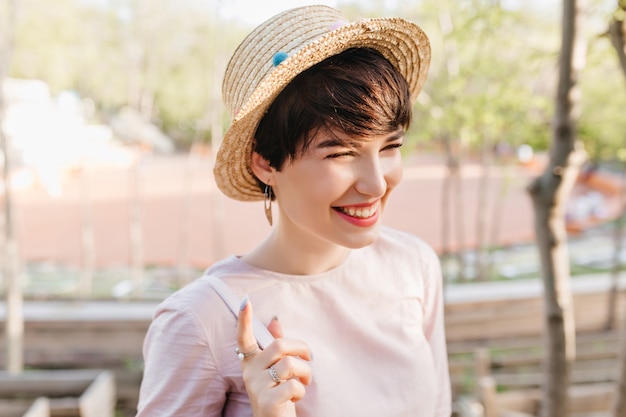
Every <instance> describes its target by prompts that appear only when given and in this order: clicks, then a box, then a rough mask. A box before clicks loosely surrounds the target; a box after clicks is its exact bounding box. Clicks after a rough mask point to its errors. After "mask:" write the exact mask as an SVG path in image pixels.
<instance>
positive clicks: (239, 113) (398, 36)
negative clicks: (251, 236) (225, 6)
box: [214, 6, 430, 201]
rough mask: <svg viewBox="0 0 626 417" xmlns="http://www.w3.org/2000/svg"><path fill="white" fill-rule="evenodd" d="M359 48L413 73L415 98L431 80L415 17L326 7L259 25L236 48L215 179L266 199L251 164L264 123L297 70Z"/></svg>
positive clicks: (232, 190) (230, 189)
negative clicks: (361, 16) (353, 13)
mask: <svg viewBox="0 0 626 417" xmlns="http://www.w3.org/2000/svg"><path fill="white" fill-rule="evenodd" d="M354 47H368V48H372V49H375V50H377V51H378V52H380V53H381V54H382V55H383V56H384V57H385V58H387V59H388V60H389V62H391V64H392V65H394V66H395V67H396V68H397V69H398V70H399V71H400V73H401V74H402V75H403V76H404V78H405V79H406V81H407V83H408V85H409V89H410V92H411V100H412V101H413V102H414V101H415V99H416V98H417V95H418V93H419V91H420V89H421V88H422V85H423V84H424V82H425V81H426V75H427V73H428V66H429V64H430V43H429V41H428V38H427V36H426V34H425V33H424V32H423V31H422V30H421V29H420V27H419V26H417V25H416V24H414V23H411V22H409V21H407V20H404V19H400V18H377V19H365V20H360V21H357V22H354V23H349V22H347V21H346V19H345V18H344V17H343V16H342V15H341V13H340V12H339V11H337V10H335V9H333V8H331V7H327V6H305V7H299V8H295V9H292V10H287V11H285V12H283V13H280V14H278V15H276V16H274V17H272V18H270V19H269V20H267V21H266V22H265V23H263V24H261V25H260V26H259V27H257V28H256V29H254V31H252V32H251V33H250V34H249V35H248V36H247V37H246V38H245V39H244V40H243V42H242V43H241V44H240V45H239V47H238V48H237V50H236V51H235V53H234V54H233V56H232V58H231V59H230V62H229V63H228V66H227V68H226V73H225V76H224V82H223V84H222V95H223V99H224V103H225V104H226V107H227V108H228V110H229V111H230V114H231V117H232V118H233V122H232V124H231V126H230V127H229V128H228V130H227V131H226V134H225V135H224V139H223V141H222V144H221V146H220V149H219V151H218V153H217V159H216V162H215V167H214V174H215V180H216V182H217V185H218V187H219V189H220V190H222V192H223V193H224V194H226V195H227V196H229V197H232V198H234V199H236V200H242V201H251V200H262V199H263V193H262V192H261V190H260V189H259V186H258V185H257V180H256V178H255V176H254V174H253V173H252V171H251V169H250V155H251V154H252V144H253V140H254V133H255V131H256V129H257V126H258V124H259V122H260V120H261V118H262V117H263V115H264V114H265V112H266V111H267V109H268V107H269V106H270V104H271V103H272V101H273V100H274V99H275V98H276V96H278V94H279V93H280V92H281V91H282V90H283V88H284V87H285V86H286V85H287V84H289V83H290V82H291V80H293V79H294V78H295V77H296V76H297V75H298V74H300V73H301V72H303V71H304V70H306V69H308V68H310V67H312V66H313V65H315V64H317V63H319V62H321V61H323V60H324V59H326V58H328V57H331V56H333V55H337V54H338V53H340V52H342V51H344V50H346V49H349V48H354Z"/></svg>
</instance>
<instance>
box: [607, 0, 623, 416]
mask: <svg viewBox="0 0 626 417" xmlns="http://www.w3.org/2000/svg"><path fill="white" fill-rule="evenodd" d="M613 16H614V17H613V21H612V22H611V24H610V26H609V33H610V35H611V43H612V44H613V46H614V47H615V51H616V52H617V57H618V59H619V63H620V66H621V67H622V72H623V73H624V76H625V77H626V1H624V0H618V2H617V10H616V12H615V13H614V15H613ZM622 220H623V219H622V218H620V225H618V226H617V227H622V226H621V221H622ZM620 243H621V242H620ZM616 250H617V249H616ZM615 292H617V288H616V289H615ZM622 332H623V334H622V348H621V361H620V365H619V367H620V369H619V374H618V382H617V386H616V388H615V396H614V401H613V410H612V411H613V417H626V337H624V335H626V329H623V330H622Z"/></svg>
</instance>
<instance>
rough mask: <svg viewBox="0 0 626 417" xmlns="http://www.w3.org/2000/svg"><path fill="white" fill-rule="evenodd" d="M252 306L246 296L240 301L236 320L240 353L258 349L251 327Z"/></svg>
mask: <svg viewBox="0 0 626 417" xmlns="http://www.w3.org/2000/svg"><path fill="white" fill-rule="evenodd" d="M252 317H253V313H252V304H251V303H250V300H249V299H248V296H247V295H246V296H245V297H243V299H242V300H241V306H240V307H239V317H238V319H237V345H238V346H239V351H240V352H241V353H244V354H246V353H251V352H254V351H256V350H257V349H258V345H257V341H256V339H255V338H254V332H253V327H252Z"/></svg>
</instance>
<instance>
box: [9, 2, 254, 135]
mask: <svg viewBox="0 0 626 417" xmlns="http://www.w3.org/2000/svg"><path fill="white" fill-rule="evenodd" d="M214 14H215V10H212V9H211V7H209V6H207V5H205V4H203V2H197V1H196V2H194V1H186V2H185V1H181V2H171V1H167V0H151V1H145V0H135V1H133V0H116V1H110V2H87V1H82V2H81V1H76V0H58V1H54V2H49V1H46V0H24V1H23V2H22V4H21V13H20V20H19V26H18V33H17V42H16V53H15V59H14V61H13V67H12V70H11V75H12V76H13V77H18V78H37V79H42V80H44V81H46V82H47V83H48V84H49V85H50V88H51V90H52V92H53V94H54V93H58V92H60V91H62V90H75V91H77V92H78V93H79V94H80V95H81V96H82V97H85V98H91V99H93V100H94V102H95V103H96V104H97V106H98V108H99V109H100V110H101V112H102V114H103V115H104V117H105V118H106V116H107V115H108V114H110V113H113V112H115V111H117V110H118V109H119V108H121V107H123V106H126V105H131V106H133V107H137V106H138V103H133V100H134V98H135V97H134V95H133V93H132V91H133V90H135V89H138V90H140V92H141V93H143V94H144V95H145V96H146V97H149V98H150V100H149V101H150V103H148V104H149V107H150V111H149V113H148V116H149V118H151V119H152V120H153V121H155V122H157V123H158V124H159V125H161V127H162V128H163V129H164V130H166V131H167V132H168V133H170V134H173V135H174V136H175V137H176V138H178V139H180V142H183V144H184V142H186V141H190V140H191V138H192V137H193V136H194V129H195V128H196V121H197V120H199V119H200V118H201V117H202V116H203V114H204V113H205V111H206V108H207V106H209V103H210V99H211V88H212V83H213V77H220V78H221V77H222V75H223V74H213V72H212V69H213V65H212V61H213V60H214V59H216V47H215V45H217V44H218V42H217V41H216V37H220V39H219V41H220V42H219V43H220V44H222V45H224V47H225V48H227V49H228V50H232V49H234V45H236V42H237V41H239V40H240V39H241V37H242V33H244V32H245V31H246V28H240V29H238V26H237V25H236V24H233V23H232V22H224V21H219V20H218V19H215V18H214ZM139 110H142V109H139ZM143 113H144V114H146V113H145V112H143Z"/></svg>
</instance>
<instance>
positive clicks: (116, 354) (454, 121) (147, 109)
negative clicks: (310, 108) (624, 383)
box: [0, 0, 626, 416]
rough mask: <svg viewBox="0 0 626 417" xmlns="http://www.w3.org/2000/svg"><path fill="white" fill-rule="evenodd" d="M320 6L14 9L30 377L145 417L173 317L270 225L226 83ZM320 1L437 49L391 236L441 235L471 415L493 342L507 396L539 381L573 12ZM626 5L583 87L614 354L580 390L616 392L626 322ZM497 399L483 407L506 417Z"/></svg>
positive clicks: (9, 9) (588, 308) (13, 258)
mask: <svg viewBox="0 0 626 417" xmlns="http://www.w3.org/2000/svg"><path fill="white" fill-rule="evenodd" d="M307 3H309V4H310V2H300V1H297V2H296V1H273V2H271V3H263V2H258V1H250V0H248V1H246V0H233V1H228V2H227V1H222V0H203V1H201V0H179V1H171V0H169V1H168V0H150V1H148V0H55V1H54V2H51V1H46V0H0V87H1V89H0V116H1V117H0V128H1V129H2V136H3V156H2V162H3V177H2V179H3V180H2V181H1V184H0V192H1V195H2V209H3V217H2V224H0V226H2V227H1V228H0V230H1V231H2V239H0V245H2V249H3V253H4V255H5V256H4V257H3V273H2V275H1V276H0V295H1V296H2V298H6V299H7V300H8V303H2V304H0V317H4V318H5V319H6V318H7V317H8V316H9V314H8V307H7V306H10V305H17V306H18V307H19V309H20V311H21V312H20V313H15V314H16V316H17V317H18V319H19V320H20V321H21V322H22V323H23V331H24V338H23V344H22V348H20V349H21V351H22V352H23V358H22V360H23V365H25V366H26V368H31V369H34V370H54V369H57V370H58V369H64V370H67V372H70V370H73V371H81V372H82V371H88V373H86V374H85V373H80V372H79V373H74V374H72V373H71V372H70V373H66V375H77V376H76V378H78V380H80V381H83V382H82V383H83V384H91V383H92V382H93V380H96V379H97V378H102V373H99V372H97V373H89V372H92V371H93V370H106V371H108V372H112V375H113V376H114V377H113V378H111V381H113V380H114V381H115V383H116V384H117V389H116V390H114V391H115V404H116V406H115V408H116V409H117V414H118V415H133V407H134V406H135V405H136V391H137V388H138V384H139V381H140V378H141V366H142V364H141V342H142V339H143V335H144V334H145V330H146V328H147V325H148V324H149V321H150V317H151V313H152V311H153V309H154V307H155V305H156V303H158V302H159V301H160V300H162V299H163V298H165V297H166V296H167V295H169V294H171V293H172V292H174V291H175V290H176V289H178V288H180V287H181V286H183V285H185V284H186V283H188V282H190V281H191V280H193V279H194V278H196V277H198V276H199V275H200V274H201V273H202V271H203V270H204V269H205V268H207V267H208V266H210V265H211V264H212V263H213V262H215V261H216V260H218V259H220V258H222V257H224V256H227V255H229V254H243V253H245V252H246V251H247V250H249V249H250V248H252V247H253V246H254V245H255V244H256V243H258V242H259V241H260V240H261V239H262V238H263V236H264V235H265V234H266V233H267V232H268V230H269V227H268V226H267V224H266V221H265V218H264V214H263V208H262V202H258V203H242V202H235V201H230V200H228V199H227V198H225V197H223V196H222V195H221V193H220V192H219V191H218V190H217V189H216V187H215V185H214V181H213V178H212V164H213V158H214V155H215V151H216V149H217V147H218V146H219V143H220V141H221V138H222V134H223V132H224V130H225V128H226V127H227V126H228V123H229V115H228V114H226V112H225V109H224V107H223V105H222V102H221V80H222V76H223V72H224V68H225V66H226V64H227V60H228V58H229V56H230V55H231V54H232V52H233V51H234V49H235V48H236V46H237V45H238V43H239V42H241V40H242V39H243V37H244V36H245V35H246V34H247V33H248V32H249V31H250V30H251V29H252V28H253V27H254V26H255V25H257V24H259V23H261V22H262V21H264V20H266V19H267V18H269V17H271V16H272V15H274V14H276V13H278V12H280V11H282V10H284V9H286V8H289V7H294V6H298V5H301V4H307ZM315 3H324V4H328V5H331V6H334V7H337V8H339V9H340V10H342V12H344V14H345V15H346V16H347V17H348V18H349V19H350V20H354V19H358V18H361V17H370V16H401V17H404V18H406V19H409V20H412V21H415V22H417V23H418V24H420V26H422V27H423V29H424V30H425V31H426V32H427V33H428V34H429V37H430V39H431V43H432V49H433V61H432V64H431V69H430V75H429V79H428V81H427V83H426V85H425V87H424V90H423V92H422V93H421V95H420V97H419V99H418V103H417V104H416V106H415V108H414V114H415V116H414V122H413V124H412V126H411V129H410V131H409V133H408V135H407V141H406V144H405V146H404V147H403V152H404V157H405V179H404V181H403V183H402V184H401V185H400V186H399V187H398V189H397V191H395V195H394V196H393V197H392V198H391V200H390V203H389V207H388V209H387V211H386V213H385V217H384V222H385V223H386V224H388V225H390V226H393V227H396V228H399V229H402V230H406V231H409V232H412V233H414V234H416V235H418V236H420V237H421V238H423V239H424V240H426V241H427V242H428V243H429V244H431V245H432V246H433V247H434V248H435V249H436V251H437V252H438V254H439V255H440V258H441V260H442V265H443V272H444V280H445V284H446V308H447V310H446V314H447V317H448V319H447V332H448V338H449V343H450V345H449V349H450V358H451V373H452V375H453V385H454V393H455V400H456V401H457V402H458V403H459V404H460V403H462V402H463V399H464V398H468V397H472V398H474V397H476V398H479V397H480V395H479V394H480V393H477V391H476V390H477V387H478V384H477V381H478V376H477V375H479V374H480V372H479V371H477V369H479V368H480V367H477V365H476V363H477V362H476V360H477V359H476V358H484V355H483V353H484V350H480V351H478V350H477V349H479V348H480V349H488V352H489V354H490V358H491V359H490V360H491V362H490V364H489V365H484V362H480V363H482V364H483V365H481V366H483V368H484V367H485V366H486V367H487V368H489V371H490V372H493V373H494V374H496V385H497V387H498V391H500V392H513V391H516V390H521V389H534V388H537V387H539V386H540V385H541V381H540V379H541V376H540V371H539V369H540V359H539V358H540V357H541V353H540V345H541V342H540V336H541V332H542V321H541V320H542V318H541V309H542V304H541V292H542V290H541V280H540V269H541V265H540V263H539V255H538V252H537V249H536V247H535V232H534V228H533V206H532V202H531V199H530V197H529V195H528V191H527V187H528V186H529V184H530V182H531V180H532V179H533V178H535V177H537V176H538V175H540V174H541V173H542V172H543V170H544V169H545V167H546V166H547V163H548V159H549V155H548V150H549V149H550V143H551V140H552V133H553V126H552V121H553V120H554V98H555V94H556V87H557V79H558V65H557V61H558V57H559V51H560V47H561V33H560V31H561V14H562V8H563V5H562V3H561V2H560V1H557V0H532V1H515V0H499V1H498V0H458V1H438V0H408V1H402V2H401V1H394V0H386V1H383V0H360V1H341V0H337V1H327V2H315ZM620 7H621V8H620ZM623 7H624V6H623V5H621V6H620V5H619V2H618V1H616V0H591V1H589V2H588V6H587V25H586V26H585V28H584V31H585V37H586V39H587V41H588V45H587V48H588V50H587V54H586V66H585V69H584V71H583V72H582V74H581V77H580V79H579V80H578V82H579V83H580V87H581V91H580V100H581V108H582V111H581V113H580V117H579V119H578V136H579V138H580V139H581V140H582V142H583V143H584V146H585V149H586V151H587V154H588V159H587V161H586V162H585V164H584V165H583V167H582V169H581V172H580V175H579V176H578V179H577V181H576V184H575V185H574V188H573V190H572V192H571V194H570V195H569V196H568V198H567V202H566V209H565V213H564V216H565V222H566V227H567V233H568V248H569V255H570V257H569V263H570V268H571V275H572V288H573V289H574V291H575V294H576V297H579V298H580V301H577V302H576V303H577V305H578V306H584V307H585V309H584V310H582V309H581V310H580V312H578V311H577V314H579V315H580V317H578V316H577V322H576V323H577V330H579V331H580V333H581V338H579V340H581V342H579V343H583V342H584V341H585V340H588V345H589V346H592V347H593V349H592V351H593V352H592V353H590V354H589V355H590V357H593V358H591V359H589V358H586V357H585V358H583V354H580V355H581V356H580V358H581V362H584V363H583V364H582V365H581V366H580V367H581V369H580V372H578V373H577V374H576V376H574V377H573V379H574V380H575V379H576V378H579V379H580V380H577V381H578V382H579V383H580V384H581V385H582V384H583V383H595V384H602V383H609V382H612V381H614V380H615V379H616V374H615V370H616V363H617V359H618V348H617V341H618V339H619V335H618V332H617V330H616V329H617V328H618V324H617V323H619V322H620V319H619V318H621V317H622V316H623V314H622V310H621V309H622V307H621V304H616V303H615V302H609V300H611V299H618V300H619V299H620V298H619V297H621V294H622V293H621V277H620V271H621V269H622V262H623V261H624V260H626V251H624V250H623V249H622V247H623V237H622V231H621V230H622V224H623V212H624V196H625V194H624V175H625V173H626V165H625V164H626V116H625V111H624V109H625V108H626V78H625V73H624V72H623V70H622V69H621V68H620V62H619V59H618V54H616V50H615V49H616V48H615V47H614V46H613V45H612V42H611V37H610V34H609V32H608V27H609V23H610V22H611V21H612V20H614V19H623V17H624V9H623ZM12 294H17V297H18V298H19V299H20V300H23V304H22V301H20V302H19V303H17V304H16V302H15V298H11V297H14V296H13V295H12ZM616 294H617V295H616ZM611 297H613V298H611ZM615 297H618V298H615ZM11 302H12V303H13V304H11ZM615 317H618V319H616V318H615ZM17 328H18V329H19V328H20V327H19V326H18V327H17ZM5 333H6V336H7V346H8V345H9V344H10V343H11V342H10V341H9V340H10V334H8V333H9V332H8V331H5ZM598 346H600V347H601V348H598ZM581 349H582V352H586V351H585V349H587V347H585V346H583V347H581ZM589 349H591V348H589ZM594 349H595V350H594ZM598 349H600V351H601V352H602V353H598ZM603 349H604V350H603ZM7 351H8V349H7V348H2V349H0V352H1V353H3V355H4V356H3V357H2V360H0V362H2V365H6V366H8V363H7V362H9V361H8V360H7V354H6V352H7ZM520 351H521V352H520ZM579 351H580V350H579ZM477 352H482V353H477ZM498 354H499V355H500V356H498ZM594 355H595V356H594ZM511 358H512V359H511ZM592 360H595V362H590V361H592ZM498 361H499V362H498ZM585 361H586V362H585ZM494 363H495V365H494ZM481 369H482V368H481ZM591 369H600V370H601V371H598V372H597V373H593V372H591V371H590V370H591ZM483 370H484V369H483ZM481 372H482V371H481ZM498 372H499V374H498ZM37 375H38V376H36V377H34V379H35V380H37V381H44V380H46V379H45V378H52V379H51V380H53V379H54V378H56V376H54V375H53V374H37ZM42 375H43V376H42ZM94 375H95V376H94ZM106 375H109V374H106ZM7 378H9V377H8V376H7ZM67 378H69V377H66V379H67ZM80 378H82V379H80ZM104 379H106V378H104ZM12 381H13V383H14V382H15V381H14V380H12ZM85 381H87V382H85ZM33 384H34V385H36V384H35V382H33V381H30V385H28V384H26V385H25V386H31V387H32V386H34V385H33ZM44 385H45V386H47V387H48V389H49V387H50V386H51V385H50V383H47V385H46V384H44ZM78 386H81V385H80V384H78ZM596 386H597V385H596ZM25 389H26V388H25ZM40 394H41V396H42V397H49V398H55V397H67V396H68V395H69V394H68V393H67V392H66V391H62V392H57V393H56V394H55V393H50V391H47V392H42V393H40ZM40 394H37V395H40ZM15 395H16V394H15V392H13V391H11V390H10V389H8V388H7V389H6V390H5V389H4V388H2V380H1V378H0V409H2V406H3V405H4V407H7V408H6V409H7V410H9V408H11V407H12V408H11V409H12V410H13V409H14V410H18V409H20V410H21V409H25V408H26V406H27V405H28V407H30V406H31V402H32V401H31V399H28V400H26V401H22V402H21V403H19V405H15V404H17V403H18V402H19V401H18V402H16V400H15V398H14V397H15ZM529 395H530V394H526V397H525V398H531V397H532V395H530V397H529ZM2 398H7V400H6V402H4V403H3V402H2ZM485 401H486V400H485ZM485 401H483V402H482V403H481V402H480V401H478V402H476V403H475V404H474V403H473V404H474V405H476V404H478V405H479V406H473V407H474V408H473V409H472V410H474V411H475V412H476V413H479V414H480V413H483V415H486V414H485V413H486V407H485ZM600 402H601V401H600ZM605 403H606V401H605ZM10 404H13V405H10ZM50 404H52V405H53V406H52V409H55V407H56V409H57V415H60V414H58V413H59V411H58V409H59V407H60V406H59V405H58V403H55V402H54V401H52V402H51V403H50ZM55 404H57V405H56V406H55ZM20 407H21V408H20ZM462 407H464V406H461V405H459V406H458V407H457V412H459V413H461V411H459V410H461V408H462ZM481 407H482V408H481ZM466 408H467V407H466ZM470 408H471V407H470ZM477 410H478V411H477ZM481 410H482V411H481ZM526 411H528V413H529V415H532V410H526ZM15 412H16V413H20V412H21V411H15ZM465 412H466V413H467V412H470V411H467V410H466V411H465ZM7 413H8V412H7ZM479 414H475V415H479ZM1 415H3V414H2V411H0V416H1ZM7 415H10V414H7ZM11 415H13V414H11ZM14 415H20V414H14ZM53 415H54V413H53ZM77 415H78V414H77ZM80 415H83V414H80ZM465 415H467V414H465ZM492 415H494V414H492Z"/></svg>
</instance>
